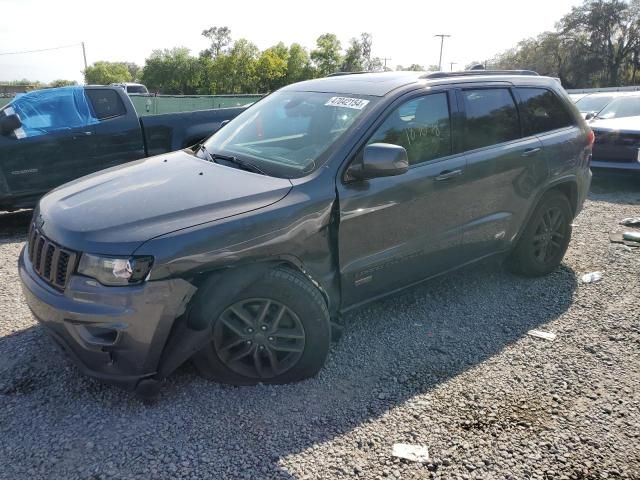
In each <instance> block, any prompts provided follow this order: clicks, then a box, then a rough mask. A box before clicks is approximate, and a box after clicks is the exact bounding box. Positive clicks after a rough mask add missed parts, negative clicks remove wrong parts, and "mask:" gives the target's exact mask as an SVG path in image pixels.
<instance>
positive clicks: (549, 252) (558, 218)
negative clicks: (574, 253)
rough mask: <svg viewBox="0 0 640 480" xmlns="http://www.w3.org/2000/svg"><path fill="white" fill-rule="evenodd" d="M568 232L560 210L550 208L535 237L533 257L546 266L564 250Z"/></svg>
mask: <svg viewBox="0 0 640 480" xmlns="http://www.w3.org/2000/svg"><path fill="white" fill-rule="evenodd" d="M566 234H567V232H566V226H565V222H564V215H563V213H562V211H561V210H560V209H559V208H550V209H549V210H547V211H546V212H544V213H543V214H542V217H541V218H540V222H539V223H538V225H537V227H536V230H535V234H534V235H533V256H534V257H535V259H536V260H537V261H538V262H540V263H542V264H546V263H548V262H550V261H552V259H554V258H555V257H556V255H557V254H558V253H559V252H560V251H561V250H562V245H563V242H564V239H565V236H566Z"/></svg>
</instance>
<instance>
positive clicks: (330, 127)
mask: <svg viewBox="0 0 640 480" xmlns="http://www.w3.org/2000/svg"><path fill="white" fill-rule="evenodd" d="M374 101H375V100H374V99H373V98H371V97H365V96H360V95H348V96H338V95H336V94H332V93H317V92H287V91H284V92H276V93H274V94H272V95H269V96H268V97H266V98H265V99H264V100H261V101H260V102H258V103H256V104H255V105H253V106H252V107H250V108H249V109H247V110H246V111H244V112H243V113H242V114H240V115H238V116H237V117H236V118H235V119H233V120H232V121H231V122H229V124H228V125H226V126H225V127H224V128H222V129H221V130H220V131H218V132H217V133H216V134H215V135H214V136H213V137H211V138H210V139H209V140H207V141H206V142H205V147H206V149H207V150H208V151H209V152H210V153H212V154H221V155H229V156H235V157H238V158H239V159H241V160H246V161H250V162H251V163H253V164H254V165H256V166H257V167H259V168H260V169H261V170H263V171H264V172H266V173H267V174H269V175H272V176H276V177H284V178H296V177H301V176H304V175H307V174H309V173H311V172H312V171H314V170H315V169H317V168H318V167H319V166H320V165H321V164H322V162H323V161H324V158H323V154H324V153H325V152H327V151H328V150H329V148H330V147H331V146H332V145H334V144H335V143H336V141H337V140H338V139H339V138H340V137H342V135H344V133H345V132H346V131H347V130H348V129H349V127H350V126H351V125H352V124H353V123H354V121H355V120H356V118H358V117H359V116H360V115H362V112H364V111H365V110H366V109H367V108H370V107H371V105H372V104H373V102H374Z"/></svg>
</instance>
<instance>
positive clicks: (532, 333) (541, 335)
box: [527, 330, 556, 340]
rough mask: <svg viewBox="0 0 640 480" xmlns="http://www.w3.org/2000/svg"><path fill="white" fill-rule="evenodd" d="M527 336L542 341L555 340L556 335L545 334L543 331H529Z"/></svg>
mask: <svg viewBox="0 0 640 480" xmlns="http://www.w3.org/2000/svg"><path fill="white" fill-rule="evenodd" d="M527 335H529V336H531V337H536V338H542V339H543V340H555V339H556V334H555V333H552V332H545V331H543V330H529V331H528V332H527Z"/></svg>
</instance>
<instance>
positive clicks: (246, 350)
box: [189, 268, 331, 385]
mask: <svg viewBox="0 0 640 480" xmlns="http://www.w3.org/2000/svg"><path fill="white" fill-rule="evenodd" d="M219 281H220V282H222V283H223V284H224V282H225V278H224V276H223V277H221V278H220V280H219ZM216 283H218V282H216ZM213 288H214V289H215V284H214V285H213ZM202 293H203V295H201V296H199V297H198V299H196V302H195V305H194V306H193V308H191V309H190V311H189V316H190V317H193V318H190V319H189V320H190V322H192V323H196V324H203V323H202V322H207V324H208V328H210V329H211V334H212V339H211V341H210V342H209V343H208V344H207V345H206V346H205V347H204V348H203V349H202V350H200V351H199V352H197V353H196V354H195V355H194V357H193V361H194V364H195V366H196V368H197V369H198V371H199V372H200V374H201V375H202V376H204V377H205V378H207V379H210V380H215V381H217V382H222V383H228V384H232V385H255V384H257V383H269V384H282V383H290V382H296V381H299V380H303V379H305V378H308V377H311V376H313V375H315V374H316V373H317V372H318V371H319V370H320V369H321V368H322V366H323V365H324V363H325V360H326V357H327V354H328V352H329V346H330V343H331V324H330V319H329V311H328V309H327V304H326V302H325V300H324V298H323V296H322V294H321V293H320V291H319V290H318V289H317V288H316V287H315V286H314V285H313V284H312V283H311V282H310V281H309V280H308V279H307V278H306V277H305V276H304V275H303V274H302V273H299V272H297V271H294V270H291V269H286V268H275V269H272V270H267V271H266V272H264V274H263V275H261V276H260V277H259V278H257V279H256V281H254V282H252V283H250V284H249V285H248V286H246V287H245V288H244V289H242V291H240V292H238V293H235V294H233V295H231V296H229V297H228V298H227V299H225V301H224V302H221V301H220V300H219V299H216V298H215V297H216V296H215V295H209V294H208V293H207V291H206V290H205V291H204V292H202ZM250 325H255V327H251V326H250ZM262 330H264V331H262ZM282 349H284V351H283V350H282ZM236 357H239V358H236Z"/></svg>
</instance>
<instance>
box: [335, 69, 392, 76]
mask: <svg viewBox="0 0 640 480" xmlns="http://www.w3.org/2000/svg"><path fill="white" fill-rule="evenodd" d="M362 73H380V72H367V71H366V70H363V71H360V72H333V73H330V74H329V75H327V77H341V76H343V75H360V74H362Z"/></svg>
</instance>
